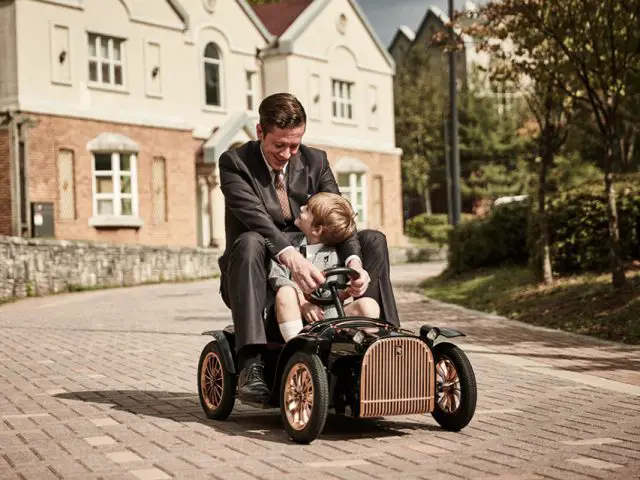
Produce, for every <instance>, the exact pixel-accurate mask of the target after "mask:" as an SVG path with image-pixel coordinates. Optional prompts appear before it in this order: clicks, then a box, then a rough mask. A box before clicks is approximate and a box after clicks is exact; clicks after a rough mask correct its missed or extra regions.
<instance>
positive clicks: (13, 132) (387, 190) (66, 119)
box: [0, 0, 402, 247]
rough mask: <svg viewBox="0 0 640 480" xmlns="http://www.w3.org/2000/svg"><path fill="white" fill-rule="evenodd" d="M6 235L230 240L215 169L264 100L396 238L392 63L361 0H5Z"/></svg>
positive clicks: (370, 223)
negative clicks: (289, 111)
mask: <svg viewBox="0 0 640 480" xmlns="http://www.w3.org/2000/svg"><path fill="white" fill-rule="evenodd" d="M0 65H2V68H1V69H0V234H4V235H25V236H40V235H44V236H54V237H55V238H58V239H79V240H95V241H104V242H117V243H120V242H122V243H144V244H156V245H165V244H168V245H176V246H197V245H201V246H218V247H222V246H224V203H223V197H222V193H221V191H220V188H219V184H218V170H217V162H218V159H219V157H220V154H221V153H222V152H224V151H225V150H226V149H228V148H230V147H233V146H236V145H239V144H242V143H244V142H245V141H247V140H249V139H252V138H255V124H256V122H257V108H258V105H259V103H260V101H261V100H262V98H264V97H265V96H266V95H269V94H271V93H274V92H279V91H288V92H291V93H293V94H295V95H297V96H298V97H299V98H300V99H301V101H302V102H303V104H304V106H305V108H306V110H307V115H308V125H307V133H306V136H305V143H307V144H308V145H312V146H317V147H320V148H323V149H325V150H327V152H328V155H329V159H330V163H331V166H332V169H333V170H334V172H335V174H336V177H337V179H338V181H339V183H340V186H341V189H342V191H343V194H344V195H346V196H348V197H349V199H350V200H351V202H352V203H353V205H354V207H355V208H356V210H357V211H358V213H359V215H358V218H359V220H360V226H361V228H376V229H380V230H382V231H383V232H385V233H386V235H387V237H388V239H389V243H390V244H392V245H393V244H397V243H400V242H401V238H402V203H401V197H402V193H401V178H400V150H399V149H398V148H396V145H395V134H394V116H393V115H394V110H393V75H394V68H395V65H394V61H393V59H392V58H391V56H390V55H389V53H388V52H387V50H386V49H385V48H384V47H383V46H382V45H381V44H380V42H379V41H378V40H377V38H376V36H375V34H374V33H373V31H372V29H371V27H370V25H369V24H368V22H367V20H366V18H365V17H364V15H363V13H362V11H361V10H360V8H359V7H358V5H357V3H356V2H355V1H351V0H315V1H313V2H312V1H311V0H293V1H286V2H284V3H281V4H279V5H270V6H264V7H256V8H255V10H254V9H252V8H251V7H250V6H249V5H248V4H247V3H246V2H245V1H244V0H218V1H216V0H154V1H150V0H11V1H9V0H7V1H4V2H0Z"/></svg>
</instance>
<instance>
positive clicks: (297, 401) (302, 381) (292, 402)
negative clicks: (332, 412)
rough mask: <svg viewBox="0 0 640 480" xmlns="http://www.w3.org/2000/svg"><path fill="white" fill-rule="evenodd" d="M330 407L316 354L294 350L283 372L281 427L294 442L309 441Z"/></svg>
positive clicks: (325, 380) (321, 368) (320, 363)
mask: <svg viewBox="0 0 640 480" xmlns="http://www.w3.org/2000/svg"><path fill="white" fill-rule="evenodd" d="M328 410H329V386H328V381H327V373H326V371H325V368H324V365H323V364H322V361H321V360H320V358H318V356H317V355H313V354H311V355H310V354H307V353H296V354H295V355H293V356H292V357H291V358H290V359H289V361H288V362H287V366H286V367H285V369H284V372H283V375H282V386H281V391H280V413H281V416H282V421H283V423H284V428H285V430H286V431H287V433H288V434H289V436H290V437H291V438H292V439H293V440H294V441H295V442H297V443H310V442H312V441H313V440H315V439H316V438H318V436H319V435H320V433H322V429H323V428H324V424H325V421H326V419H327V412H328Z"/></svg>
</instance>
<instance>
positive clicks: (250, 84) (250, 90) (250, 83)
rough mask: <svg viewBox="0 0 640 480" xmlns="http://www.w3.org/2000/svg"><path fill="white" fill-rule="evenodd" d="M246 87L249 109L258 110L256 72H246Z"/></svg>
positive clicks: (251, 110) (250, 110)
mask: <svg viewBox="0 0 640 480" xmlns="http://www.w3.org/2000/svg"><path fill="white" fill-rule="evenodd" d="M245 88H246V89H247V93H246V95H247V111H249V112H255V111H256V72H251V71H249V70H247V71H246V72H245Z"/></svg>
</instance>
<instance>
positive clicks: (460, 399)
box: [432, 343, 478, 431]
mask: <svg viewBox="0 0 640 480" xmlns="http://www.w3.org/2000/svg"><path fill="white" fill-rule="evenodd" d="M433 357H434V362H435V375H436V379H435V380H436V381H435V384H436V392H435V400H436V404H435V408H434V410H433V413H432V415H433V418H435V420H436V422H438V423H439V424H440V426H441V427H442V428H444V429H446V430H451V431H458V430H461V429H463V428H464V427H466V426H467V424H468V423H469V422H470V421H471V419H472V418H473V414H474V413H475V411H476V402H477V397H478V391H477V387H476V377H475V374H474V373H473V368H472V367H471V363H470V362H469V359H468V358H467V356H466V355H465V354H464V353H463V352H462V350H460V349H459V348H458V347H457V346H455V345H454V344H452V343H440V344H438V345H436V346H435V347H434V348H433Z"/></svg>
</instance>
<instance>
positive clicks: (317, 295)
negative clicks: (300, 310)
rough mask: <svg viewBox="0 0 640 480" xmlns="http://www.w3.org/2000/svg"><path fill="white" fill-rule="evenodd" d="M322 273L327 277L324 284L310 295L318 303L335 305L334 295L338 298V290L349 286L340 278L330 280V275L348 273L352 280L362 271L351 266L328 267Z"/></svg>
mask: <svg viewBox="0 0 640 480" xmlns="http://www.w3.org/2000/svg"><path fill="white" fill-rule="evenodd" d="M322 274H323V275H324V278H325V282H324V285H321V286H320V287H318V288H317V289H316V290H314V291H313V292H311V294H310V295H309V298H310V299H311V301H312V302H313V303H315V304H316V305H333V303H334V301H335V300H334V295H335V296H336V298H337V294H338V290H344V289H346V288H347V287H348V286H349V285H348V284H347V282H344V281H341V279H340V278H336V279H335V280H328V278H329V277H333V276H336V275H347V276H348V277H349V278H350V279H351V280H357V279H358V278H360V272H358V271H357V270H354V269H353V268H349V267H334V268H328V269H327V270H325V271H323V272H322ZM327 294H328V295H327Z"/></svg>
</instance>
